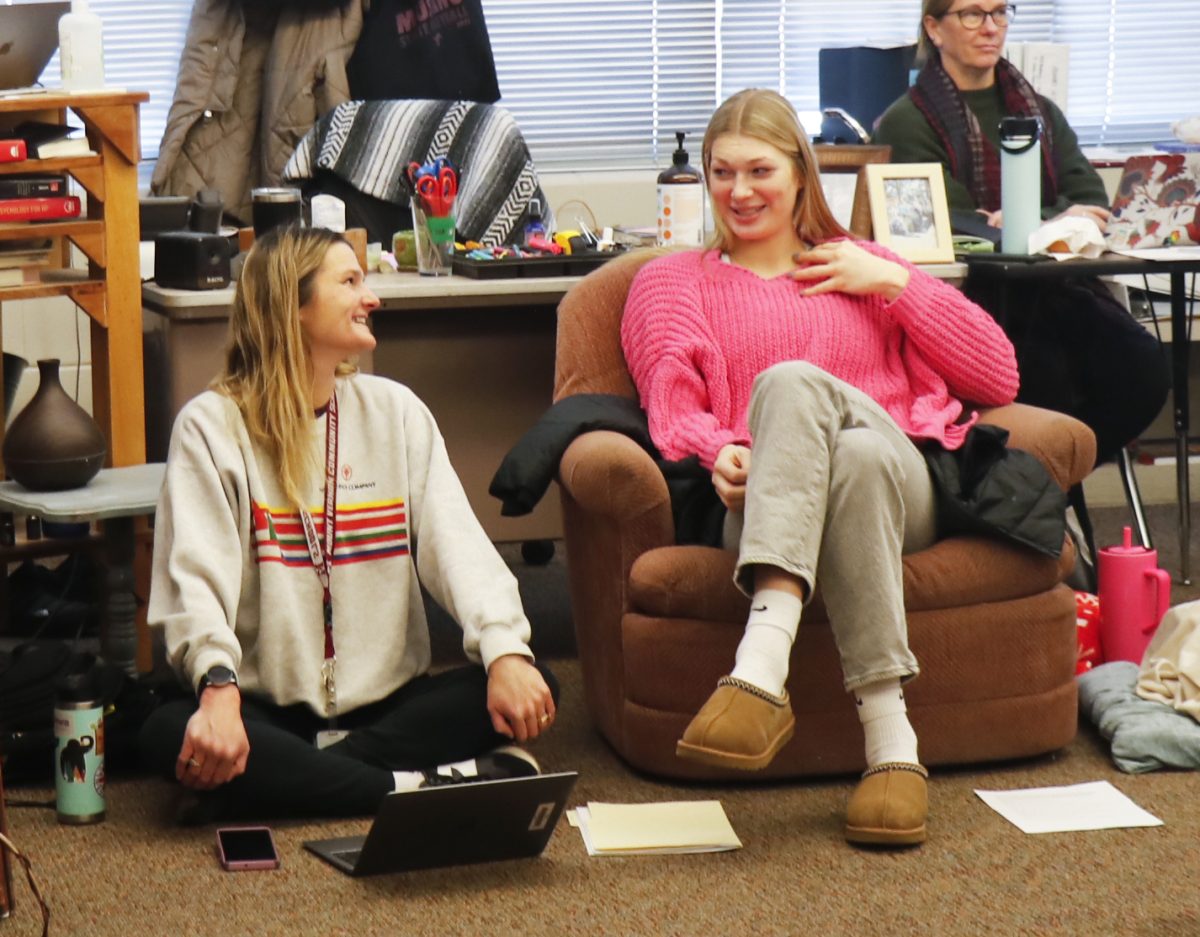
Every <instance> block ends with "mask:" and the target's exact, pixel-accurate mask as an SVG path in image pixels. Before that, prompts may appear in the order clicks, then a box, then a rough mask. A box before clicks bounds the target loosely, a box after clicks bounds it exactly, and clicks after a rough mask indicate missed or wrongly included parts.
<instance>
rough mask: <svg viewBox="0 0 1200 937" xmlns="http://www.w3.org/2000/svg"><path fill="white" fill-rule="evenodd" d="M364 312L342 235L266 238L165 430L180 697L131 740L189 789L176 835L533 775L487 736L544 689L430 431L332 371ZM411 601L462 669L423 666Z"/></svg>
mask: <svg viewBox="0 0 1200 937" xmlns="http://www.w3.org/2000/svg"><path fill="white" fill-rule="evenodd" d="M378 305H379V300H378V299H377V298H376V297H375V295H374V294H373V293H372V292H371V291H370V289H368V287H367V286H366V283H365V280H364V276H363V271H362V268H361V267H360V266H359V264H358V261H357V259H356V257H355V254H354V251H353V250H352V249H351V247H350V246H349V245H348V244H347V243H346V242H345V241H344V240H343V239H342V237H341V236H340V235H338V234H334V233H333V232H330V231H326V230H323V229H309V230H303V229H300V228H284V229H282V230H276V231H273V232H271V233H269V234H268V235H266V236H265V237H263V238H262V239H260V240H259V241H258V242H257V243H256V244H255V246H254V248H253V249H252V250H251V251H250V253H249V255H248V256H247V258H246V262H245V266H244V268H243V270H242V274H241V278H240V279H239V281H238V286H237V293H236V298H235V301H234V307H233V312H232V316H231V320H230V332H231V340H230V344H229V348H228V353H227V359H226V365H225V370H224V373H222V374H221V375H220V376H219V377H218V378H217V379H216V381H215V382H214V384H213V389H212V390H209V391H207V392H205V393H203V394H201V395H200V396H198V397H196V398H195V399H194V400H192V401H191V402H190V403H188V404H187V406H185V407H184V409H183V410H182V412H181V413H180V414H179V418H178V420H177V421H176V424H175V428H174V432H173V434H172V439H171V448H170V454H169V457H168V460H167V474H166V481H165V484H164V487H163V492H162V496H161V499H160V502H159V506H158V515H157V523H156V529H155V538H154V568H153V578H152V583H151V592H150V607H149V621H150V624H151V625H152V626H153V627H156V628H160V629H161V630H162V632H163V636H164V638H165V643H166V650H167V655H168V658H169V660H170V663H171V666H172V667H173V668H174V670H175V672H176V673H177V674H178V676H179V677H180V679H181V680H182V681H183V682H184V684H185V685H186V686H188V687H189V688H192V689H194V690H195V693H196V698H195V699H194V700H180V701H176V702H173V703H169V704H167V705H165V706H164V707H162V708H160V709H159V710H157V711H156V712H155V713H154V714H153V715H152V716H151V717H150V719H149V720H148V721H147V723H146V725H145V727H144V729H143V733H142V746H143V755H144V757H145V760H146V762H147V764H148V765H149V766H150V767H151V768H152V769H154V770H155V771H157V772H160V773H162V774H165V775H169V776H173V777H175V778H177V779H178V780H179V781H180V783H181V784H183V785H184V786H185V787H188V788H191V789H193V790H195V791H200V792H209V793H208V794H207V796H205V797H201V798H200V799H199V801H198V802H197V803H195V804H194V805H193V810H192V818H193V819H201V820H207V819H216V818H218V817H221V816H264V815H273V816H281V815H330V816H332V815H364V814H372V813H374V812H375V810H376V808H377V807H378V804H379V801H380V800H381V799H382V798H383V796H384V795H386V794H388V793H390V792H391V791H393V790H405V789H410V788H415V787H420V786H425V785H428V784H434V783H445V782H447V781H457V780H462V779H464V778H465V779H468V780H473V779H487V778H498V777H510V776H518V775H525V774H535V773H537V763H536V762H535V761H534V759H533V758H532V757H531V756H530V755H528V754H527V753H526V752H524V751H523V750H522V749H520V748H517V747H515V746H511V745H505V744H504V743H506V742H510V741H514V740H515V741H517V742H524V741H527V740H531V739H534V738H537V736H538V735H539V734H541V733H542V732H543V731H544V730H545V729H546V728H547V726H548V725H549V724H550V723H551V722H552V721H553V719H554V713H555V699H556V698H557V692H558V691H557V685H556V684H555V682H554V679H553V676H552V675H551V674H550V673H549V672H548V671H547V670H546V669H545V668H544V667H542V666H541V665H535V664H534V663H533V655H532V653H531V652H530V650H529V644H528V641H529V636H530V628H529V622H528V621H527V619H526V617H525V614H524V612H523V611H522V608H521V602H520V597H519V595H518V593H517V584H516V580H515V578H514V577H513V576H512V574H511V573H510V572H509V570H508V569H507V567H505V565H504V562H503V561H502V560H501V558H500V556H499V555H498V554H497V553H496V550H495V548H494V547H493V546H492V544H491V543H490V542H489V540H488V539H487V536H486V535H485V534H484V532H483V529H482V528H481V527H480V525H479V522H478V521H477V520H476V518H475V516H474V514H472V512H471V508H470V505H469V504H468V502H467V498H466V495H465V494H464V493H463V489H462V486H461V484H460V483H459V480H458V477H457V476H456V475H455V473H454V470H453V468H452V467H451V465H450V461H449V459H448V458H447V455H446V448H445V444H444V443H443V441H442V437H441V434H440V433H439V432H438V428H437V425H436V424H435V423H434V420H433V417H432V416H431V415H430V413H429V411H428V410H427V409H426V408H425V406H424V405H423V404H422V403H421V402H420V401H419V400H418V399H417V398H416V397H415V396H414V395H413V393H412V392H411V391H410V390H408V389H407V388H406V387H404V386H402V385H400V384H397V383H395V382H393V381H390V380H386V379H384V378H380V377H373V376H369V375H363V374H359V373H357V372H356V371H355V369H354V368H353V366H352V365H351V364H350V361H351V360H352V359H353V358H354V357H355V356H356V355H358V354H360V353H362V352H366V351H370V350H371V349H372V348H374V347H375V338H374V336H373V335H372V334H371V331H370V328H369V326H368V319H369V317H370V315H371V313H372V311H373V310H374V309H375V308H376V307H377V306H378ZM418 569H419V579H418ZM422 585H423V586H424V587H425V588H426V589H427V590H428V591H429V593H430V595H432V596H433V598H434V599H435V600H436V601H437V602H438V603H439V604H441V605H442V606H443V607H444V608H445V609H446V610H447V611H448V612H449V613H450V614H451V615H452V616H453V617H454V618H455V619H456V620H457V621H458V622H459V623H460V624H461V625H462V628H463V632H464V637H463V648H464V650H465V652H466V654H467V656H468V657H469V658H471V660H472V661H473V662H474V663H472V664H471V665H470V666H466V667H461V668H458V669H452V670H448V671H445V672H441V673H438V674H435V675H431V674H429V673H428V670H429V667H430V638H429V631H428V627H427V625H426V621H425V612H424V606H423V604H422V596H421V588H420V587H421V586H422ZM451 763H453V764H451ZM439 766H440V767H439Z"/></svg>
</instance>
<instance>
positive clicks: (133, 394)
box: [0, 91, 149, 466]
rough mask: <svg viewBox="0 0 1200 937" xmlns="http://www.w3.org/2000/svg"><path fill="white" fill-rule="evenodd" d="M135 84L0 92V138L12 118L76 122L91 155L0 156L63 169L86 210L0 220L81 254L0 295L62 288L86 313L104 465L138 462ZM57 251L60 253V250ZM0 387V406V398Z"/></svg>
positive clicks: (1, 299)
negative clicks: (75, 261)
mask: <svg viewBox="0 0 1200 937" xmlns="http://www.w3.org/2000/svg"><path fill="white" fill-rule="evenodd" d="M147 100H149V95H148V94H147V93H146V92H143V91H136V92H119V93H118V92H112V93H107V92H101V93H95V94H90V93H89V94H56V93H48V94H40V95H36V96H33V97H15V98H0V137H3V136H4V135H5V131H6V130H7V129H10V128H11V127H13V126H15V125H16V124H18V123H20V122H21V121H22V120H41V121H50V122H58V123H62V122H71V123H76V122H82V123H83V126H84V130H85V132H86V134H87V138H88V140H89V142H90V144H91V148H92V150H93V151H95V152H94V155H88V156H65V157H56V158H54V159H27V160H24V161H22V162H17V163H0V176H3V175H14V174H17V173H63V174H66V175H69V176H71V177H72V178H73V179H74V180H75V181H76V182H77V183H78V184H79V185H80V186H81V187H82V189H83V190H84V192H85V193H86V200H87V217H86V218H81V219H74V220H70V221H32V222H26V223H16V224H13V223H7V224H0V247H2V245H3V242H5V241H12V240H24V239H29V238H38V237H47V238H54V239H58V240H59V241H60V242H61V241H62V240H63V239H65V240H66V241H69V242H70V243H71V244H74V245H75V247H77V248H78V249H79V251H80V252H81V253H82V254H83V255H84V256H85V257H86V258H87V271H86V272H83V271H82V270H81V271H79V273H78V275H76V276H70V275H63V272H62V271H50V272H48V273H47V274H46V275H44V276H43V278H42V280H41V282H37V283H25V284H22V285H20V286H12V287H3V288H0V309H2V307H3V304H4V303H5V302H11V301H14V300H18V299H35V298H39V297H48V296H67V297H69V298H70V299H71V300H72V301H73V302H74V303H75V304H76V305H77V306H79V308H81V309H82V310H83V311H84V312H85V313H87V315H88V317H89V319H90V322H91V340H92V412H93V416H94V417H95V419H96V422H97V423H98V424H99V425H100V428H101V429H102V430H103V431H104V435H105V437H106V438H107V440H108V464H109V465H111V466H125V465H140V464H142V463H143V462H145V461H146V417H145V404H144V400H143V388H142V300H141V267H140V261H139V256H138V235H139V228H138V192H137V166H138V161H139V160H140V159H141V143H140V139H139V117H138V108H139V106H140V105H141V104H142V103H143V102H144V101H147ZM64 255H65V252H64ZM2 394H3V390H2V388H0V412H2V407H3V398H2Z"/></svg>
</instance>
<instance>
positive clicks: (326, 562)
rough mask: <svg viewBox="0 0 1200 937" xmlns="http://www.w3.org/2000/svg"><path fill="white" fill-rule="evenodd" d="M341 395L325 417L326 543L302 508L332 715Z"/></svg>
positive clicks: (334, 699)
mask: <svg viewBox="0 0 1200 937" xmlns="http://www.w3.org/2000/svg"><path fill="white" fill-rule="evenodd" d="M337 445H338V423H337V394H334V395H333V396H331V397H330V398H329V409H328V410H327V411H326V414H325V541H324V543H322V542H321V539H320V538H319V537H318V536H317V525H316V524H314V523H313V519H312V515H311V514H309V513H308V511H307V510H306V509H305V508H304V507H303V505H301V506H300V520H301V522H302V523H303V525H304V539H305V540H307V541H308V555H309V558H310V559H311V560H312V564H313V568H314V569H315V570H316V571H317V578H318V579H320V580H321V593H322V594H321V608H322V611H323V613H324V616H323V617H324V621H325V660H324V662H323V663H322V665H321V683H322V685H323V686H324V689H325V700H326V702H327V703H328V706H329V715H330V716H332V715H333V714H334V713H336V712H337V688H336V686H335V684H334V678H333V674H334V664H336V662H337V653H336V652H335V650H334V646H333V592H332V591H331V590H330V582H331V573H332V572H333V550H334V545H335V544H336V542H337Z"/></svg>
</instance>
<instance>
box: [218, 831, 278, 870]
mask: <svg viewBox="0 0 1200 937" xmlns="http://www.w3.org/2000/svg"><path fill="white" fill-rule="evenodd" d="M217 858H218V859H220V862H221V868H223V869H225V871H227V872H244V871H246V870H249V869H277V868H279V853H277V852H276V851H275V837H274V836H272V835H271V830H270V828H269V827H266V826H226V827H222V828H221V829H219V830H217Z"/></svg>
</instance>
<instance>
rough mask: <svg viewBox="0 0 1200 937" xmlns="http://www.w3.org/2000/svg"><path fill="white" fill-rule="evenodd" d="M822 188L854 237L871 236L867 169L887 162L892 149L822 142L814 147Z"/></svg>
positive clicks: (830, 204)
mask: <svg viewBox="0 0 1200 937" xmlns="http://www.w3.org/2000/svg"><path fill="white" fill-rule="evenodd" d="M813 152H814V155H815V156H816V157H817V169H818V170H820V173H821V188H822V189H823V190H824V192H825V200H826V201H827V202H829V207H830V208H831V209H833V214H834V217H836V218H837V219H838V221H840V222H841V223H842V225H843V226H844V227H845V228H847V229H848V230H849V231H850V233H851V234H854V235H857V236H858V237H861V238H867V239H870V237H871V228H872V224H871V204H870V199H869V197H868V195H867V175H866V172H865V169H866V167H867V165H868V164H870V163H886V162H888V160H890V159H891V158H892V148H891V147H890V146H885V145H863V146H859V145H857V144H842V145H839V144H832V143H818V144H816V145H814V146H813Z"/></svg>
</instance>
